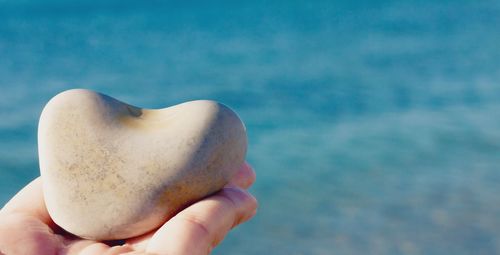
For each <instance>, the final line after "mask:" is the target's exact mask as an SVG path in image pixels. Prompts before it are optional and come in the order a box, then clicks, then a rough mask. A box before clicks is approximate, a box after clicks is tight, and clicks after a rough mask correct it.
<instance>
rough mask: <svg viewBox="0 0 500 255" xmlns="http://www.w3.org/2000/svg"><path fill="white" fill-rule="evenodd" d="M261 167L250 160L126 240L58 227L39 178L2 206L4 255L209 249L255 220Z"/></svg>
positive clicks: (179, 253)
mask: <svg viewBox="0 0 500 255" xmlns="http://www.w3.org/2000/svg"><path fill="white" fill-rule="evenodd" d="M254 181H255V172H254V171H253V169H252V168H251V167H250V166H249V165H248V164H246V163H245V164H244V165H243V166H242V167H241V168H240V169H239V171H238V173H237V174H236V176H235V177H234V178H233V180H232V181H231V182H230V184H229V185H227V186H226V187H225V188H224V189H223V190H221V191H219V192H218V193H216V194H214V195H212V196H209V197H207V198H205V199H203V200H201V201H199V202H196V203H194V204H192V205H191V206H189V207H187V208H186V209H184V210H182V211H181V212H179V213H178V214H177V215H175V216H174V217H172V218H171V219H170V220H168V221H167V222H166V223H165V224H163V226H161V227H160V228H159V229H156V230H154V231H151V232H150V233H147V234H145V235H143V236H139V237H135V238H131V239H127V240H123V241H120V242H98V241H92V240H86V239H81V238H79V237H76V236H74V235H71V234H69V233H67V232H66V231H64V230H62V229H61V228H60V227H58V226H57V225H56V224H55V223H54V222H53V221H52V219H51V218H50V215H49V213H48V212H47V208H46V207H45V202H44V199H43V191H42V180H41V179H40V178H37V179H35V180H34V181H32V182H31V183H30V184H28V185H27V186H26V187H24V188H23V189H22V190H21V191H20V192H19V193H18V194H17V195H16V196H14V197H13V198H12V199H11V200H10V201H9V202H8V203H7V204H6V205H5V206H4V207H3V208H2V209H1V210H0V255H4V254H5V255H24V254H26V255H31V254H37V255H46V254H47V255H56V254H57V255H73V254H78V255H92V254H99V255H101V254H106V255H115V254H130V255H131V254H166V255H184V254H189V255H201V254H209V253H210V252H211V250H212V249H213V248H214V247H215V246H216V245H217V244H219V243H220V242H221V241H222V239H223V238H224V237H225V236H226V234H227V233H228V232H229V231H230V230H231V229H232V228H233V227H235V226H237V225H239V224H241V223H243V222H245V221H247V220H249V219H250V218H251V217H252V216H253V215H254V214H255V212H256V209H257V201H256V199H255V198H254V197H253V196H252V195H250V194H249V193H248V192H247V191H246V189H248V188H249V187H250V186H251V185H252V183H253V182H254Z"/></svg>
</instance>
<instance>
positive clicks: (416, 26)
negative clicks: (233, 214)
mask: <svg viewBox="0 0 500 255" xmlns="http://www.w3.org/2000/svg"><path fill="white" fill-rule="evenodd" d="M499 27H500V2H499V1H460V0H457V1H431V0H423V1H347V0H345V1H340V0H339V1H261V0H254V1H246V2H239V1H210V2H208V1H206V2H201V1H200V2H195V1H182V2H181V1H179V2H170V1H165V2H164V1H107V2H105V3H103V1H97V0H91V1H72V2H71V3H70V2H69V1H63V0H49V1H30V0H20V1H19V0H17V1H14V0H12V1H8V0H7V1H6V0H0V204H1V205H3V204H4V203H5V202H6V201H7V200H8V199H9V198H10V197H11V196H12V195H13V194H15V193H16V192H17V191H18V190H19V189H20V188H21V187H23V186H24V185H25V184H27V183H28V182H29V181H30V180H31V179H33V178H35V177H36V176H38V175H39V170H38V158H37V140H36V132H37V122H38V117H39V114H40V112H41V110H42V108H43V106H44V104H45V103H46V102H47V101H48V100H49V99H50V98H51V97H52V96H54V95H56V94H57V93H59V92H61V91H63V90H66V89H70V88H76V87H79V88H88V89H93V90H97V91H100V92H103V93H105V94H109V95H111V96H113V97H116V98H118V99H120V100H123V101H126V102H128V103H131V104H133V105H137V106H141V107H146V108H160V107H165V106H169V105H172V104H177V103H180V102H183V101H187V100H194V99H214V100H218V101H221V102H223V103H225V104H227V105H229V106H230V107H232V108H233V109H235V110H236V111H237V112H238V113H239V114H240V116H241V118H242V119H243V120H244V122H245V123H246V125H247V128H248V133H249V142H250V145H249V151H248V161H249V162H250V163H251V164H252V165H253V166H254V167H255V169H256V171H257V175H258V179H257V182H256V183H255V185H254V187H253V188H252V191H253V193H255V195H256V196H257V197H258V199H259V201H260V209H259V213H258V215H257V216H256V217H255V218H254V219H253V220H252V221H251V222H249V223H247V224H245V225H243V226H242V227H239V228H237V229H236V230H235V231H233V232H232V233H231V234H230V235H229V236H228V237H227V238H226V240H225V241H224V242H223V244H222V245H221V246H220V247H219V248H217V249H216V250H215V252H214V254H243V255H249V254H278V255H281V254H287V255H294V254H314V255H320V254H321V255H322V254H498V253H500V217H499V216H500V169H499V165H500V30H499Z"/></svg>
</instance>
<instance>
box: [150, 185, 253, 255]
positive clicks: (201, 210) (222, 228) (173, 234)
mask: <svg viewBox="0 0 500 255" xmlns="http://www.w3.org/2000/svg"><path fill="white" fill-rule="evenodd" d="M256 209H257V200H256V199H255V198H254V197H253V196H252V195H250V194H249V193H248V192H247V191H245V190H243V189H239V188H224V189H223V190H222V191H220V192H218V193H217V194H215V195H213V196H210V197H208V198H205V199H203V200H201V201H199V202H197V203H195V204H193V205H191V206H189V207H188V208H186V209H185V210H183V211H181V212H180V213H178V214H177V215H176V216H174V217H173V218H172V219H170V220H169V221H168V222H167V223H165V224H164V225H163V226H162V227H161V228H160V229H159V230H158V231H157V232H156V233H155V234H154V235H153V237H152V238H151V240H150V242H149V243H148V246H147V248H146V252H151V253H159V254H178V255H184V254H189V255H201V254H208V253H209V252H210V251H211V249H212V248H213V247H215V246H216V245H217V244H218V243H219V242H221V241H222V239H223V238H224V237H225V235H226V234H227V233H228V232H229V230H231V229H232V228H233V227H235V226H236V225H238V224H240V223H242V222H244V221H247V220H248V219H250V218H251V217H252V216H253V215H254V214H255V212H256Z"/></svg>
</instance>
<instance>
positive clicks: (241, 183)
mask: <svg viewBox="0 0 500 255" xmlns="http://www.w3.org/2000/svg"><path fill="white" fill-rule="evenodd" d="M254 182H255V171H254V170H253V168H252V167H251V166H250V165H249V164H248V163H247V162H245V163H243V165H242V166H241V167H240V169H239V170H238V172H236V174H235V176H234V177H233V179H232V180H231V181H230V182H229V185H234V186H238V187H240V188H243V189H248V188H250V186H252V184H253V183H254Z"/></svg>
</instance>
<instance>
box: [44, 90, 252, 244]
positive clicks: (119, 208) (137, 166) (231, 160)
mask: <svg viewBox="0 0 500 255" xmlns="http://www.w3.org/2000/svg"><path fill="white" fill-rule="evenodd" d="M38 144H39V158H40V171H41V175H42V179H43V184H44V195H45V201H46V204H47V208H48V211H49V213H50V215H51V216H52V218H53V219H54V221H55V222H56V223H57V224H58V225H59V226H61V227H62V228H64V229H65V230H67V231H68V232H70V233H73V234H75V235H78V236H81V237H84V238H88V239H95V240H112V239H124V238H128V237H133V236H137V235H140V234H143V233H145V232H148V231H149V230H152V229H154V228H156V227H158V226H160V225H161V224H162V223H163V222H165V221H166V220H167V219H168V218H169V217H171V216H172V215H173V214H174V213H175V212H177V211H178V210H179V209H181V208H182V207H183V206H186V205H187V204H189V203H191V202H194V201H196V200H199V199H201V198H202V197H204V196H206V195H209V194H211V193H213V192H216V191H217V190H219V189H221V188H222V187H223V186H224V185H225V184H226V183H227V182H228V180H229V179H230V178H231V177H232V176H233V175H234V174H235V173H234V171H235V170H236V169H237V168H238V166H239V165H241V164H242V163H243V161H244V157H245V153H246V147H247V138H246V132H245V127H244V126H243V124H242V122H241V121H240V119H239V118H238V116H237V115H236V114H235V113H234V112H233V111H231V110H230V109H229V108H228V107H226V106H224V105H222V104H219V103H217V102H213V101H203V100H201V101H192V102H187V103H183V104H179V105H175V106H172V107H168V108H165V109H160V110H148V109H140V108H137V107H134V106H131V105H128V104H125V103H123V102H120V101H118V100H116V99H113V98H111V97H108V96H106V95H103V94H99V93H96V92H93V91H89V90H83V89H75V90H69V91H65V92H62V93H60V94H59V95H57V96H55V97H54V98H52V99H51V100H50V102H49V103H48V104H47V105H46V106H45V108H44V110H43V112H42V115H41V117H40V123H39V129H38Z"/></svg>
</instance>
